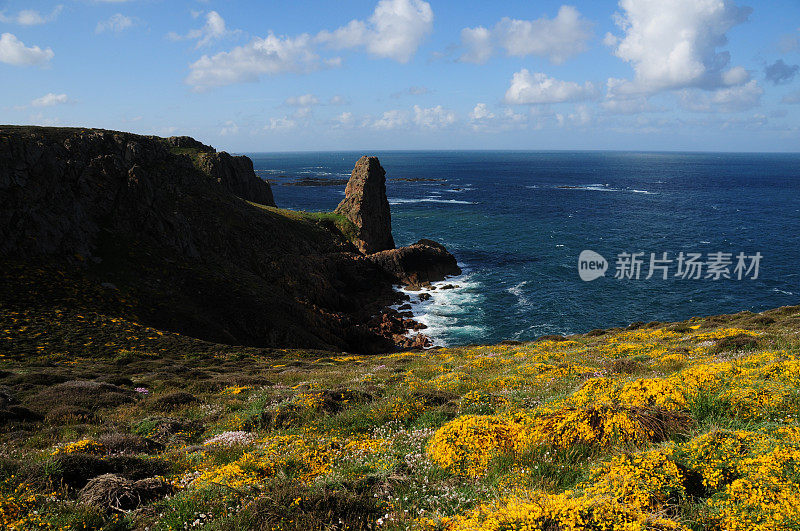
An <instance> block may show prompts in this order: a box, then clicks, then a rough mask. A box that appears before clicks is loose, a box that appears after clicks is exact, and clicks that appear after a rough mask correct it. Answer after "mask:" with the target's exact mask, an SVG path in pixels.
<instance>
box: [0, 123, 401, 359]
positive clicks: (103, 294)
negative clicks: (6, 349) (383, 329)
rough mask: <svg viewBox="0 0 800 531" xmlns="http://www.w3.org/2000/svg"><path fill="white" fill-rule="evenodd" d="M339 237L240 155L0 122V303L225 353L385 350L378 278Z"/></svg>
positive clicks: (332, 225) (188, 144) (334, 226)
mask: <svg viewBox="0 0 800 531" xmlns="http://www.w3.org/2000/svg"><path fill="white" fill-rule="evenodd" d="M352 229H353V227H352V226H351V225H350V224H349V222H348V221H347V220H346V219H344V218H343V217H341V216H335V215H327V216H324V215H316V216H315V215H305V214H303V213H295V212H290V211H284V210H280V209H277V208H275V207H274V202H273V200H272V192H271V190H270V188H269V185H268V184H267V183H266V182H265V181H263V180H261V179H259V178H258V177H257V176H256V175H255V174H254V172H253V169H252V162H251V161H250V160H249V159H248V158H247V157H232V156H230V155H228V154H227V153H216V152H215V151H214V149H213V148H210V147H208V146H204V145H203V144H201V143H199V142H196V141H194V140H192V139H190V138H188V137H173V138H169V139H164V138H158V137H150V136H140V135H134V134H130V133H121V132H114V131H104V130H92V129H78V128H39V127H14V126H0V259H1V260H2V261H3V273H2V277H1V278H2V283H1V284H0V303H1V304H2V306H4V307H6V308H17V309H21V310H30V309H31V308H35V307H47V308H67V309H69V310H77V311H96V312H100V313H104V314H107V315H120V316H124V317H126V318H128V319H132V320H135V321H137V322H141V323H143V324H146V325H148V326H153V327H156V328H161V329H165V330H171V331H176V332H180V333H183V334H187V335H190V336H193V337H198V338H202V339H206V340H210V341H217V342H223V343H229V344H240V345H254V346H281V347H305V348H324V349H337V350H351V351H360V352H370V351H378V350H388V349H391V348H392V347H393V344H392V342H391V341H390V340H388V339H387V338H384V337H381V336H380V335H378V334H377V333H375V332H374V331H371V330H370V329H369V328H368V326H367V325H366V323H367V322H368V320H369V318H370V317H371V316H373V315H374V314H376V313H378V312H379V311H380V309H381V308H382V307H383V306H385V305H386V304H388V303H390V302H393V301H394V300H395V299H396V294H395V293H394V292H393V291H392V289H391V277H390V275H388V274H387V273H385V272H384V271H383V270H382V269H380V267H378V266H376V265H375V264H373V263H372V262H370V261H369V260H367V259H366V258H364V257H363V256H362V255H361V254H360V253H359V252H358V250H357V249H356V248H355V247H354V246H353V244H352V243H351V242H350V240H349V238H348V237H347V236H345V234H344V233H345V232H348V231H352ZM33 277H35V280H30V279H31V278H33ZM25 279H28V280H25Z"/></svg>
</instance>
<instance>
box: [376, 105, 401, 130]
mask: <svg viewBox="0 0 800 531" xmlns="http://www.w3.org/2000/svg"><path fill="white" fill-rule="evenodd" d="M406 125H408V113H407V112H405V111H401V110H398V109H393V110H391V111H385V112H384V113H383V114H382V115H381V117H380V118H378V119H377V120H375V121H373V122H372V124H371V126H372V127H373V128H374V129H383V130H389V129H397V128H399V127H405V126H406Z"/></svg>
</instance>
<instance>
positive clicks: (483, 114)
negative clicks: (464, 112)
mask: <svg viewBox="0 0 800 531" xmlns="http://www.w3.org/2000/svg"><path fill="white" fill-rule="evenodd" d="M493 118H494V113H493V112H491V111H490V110H489V107H487V106H486V104H485V103H477V104H475V107H474V108H473V109H472V111H471V112H470V113H469V119H470V120H472V121H474V122H479V121H482V120H491V119H493Z"/></svg>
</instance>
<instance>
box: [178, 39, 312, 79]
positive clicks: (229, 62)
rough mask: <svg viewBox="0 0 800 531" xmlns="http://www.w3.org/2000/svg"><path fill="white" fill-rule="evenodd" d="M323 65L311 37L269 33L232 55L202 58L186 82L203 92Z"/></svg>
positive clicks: (192, 69)
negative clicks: (265, 76)
mask: <svg viewBox="0 0 800 531" xmlns="http://www.w3.org/2000/svg"><path fill="white" fill-rule="evenodd" d="M323 64H324V62H322V61H321V60H320V58H319V56H318V55H317V54H316V53H315V52H314V51H313V48H312V47H311V36H310V35H308V34H302V35H299V36H297V37H279V36H277V35H274V34H272V33H270V34H269V35H267V36H266V37H265V38H263V39H262V38H255V39H253V40H252V41H250V42H249V43H248V44H246V45H244V46H237V47H236V48H234V49H233V50H231V51H229V52H220V53H218V54H216V55H213V56H208V55H204V56H202V57H201V58H200V59H198V60H197V61H195V62H194V63H192V64H191V65H189V68H190V70H191V72H190V73H189V76H188V77H187V78H186V82H187V83H189V84H190V85H194V86H195V87H196V88H197V89H203V88H209V87H217V86H223V85H230V84H232V83H242V82H254V81H257V80H258V77H259V76H260V75H263V74H273V75H274V74H283V73H287V72H294V73H305V72H310V71H312V70H316V69H318V68H320V67H321V66H322V65H323Z"/></svg>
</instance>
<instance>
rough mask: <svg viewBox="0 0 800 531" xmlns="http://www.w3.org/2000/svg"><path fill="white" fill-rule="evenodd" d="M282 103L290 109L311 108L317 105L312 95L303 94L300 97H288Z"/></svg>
mask: <svg viewBox="0 0 800 531" xmlns="http://www.w3.org/2000/svg"><path fill="white" fill-rule="evenodd" d="M284 103H285V104H286V105H289V106H292V107H311V106H312V105H316V104H318V103H319V100H318V99H317V97H316V96H314V95H313V94H303V95H302V96H290V97H288V98H286V101H284Z"/></svg>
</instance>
